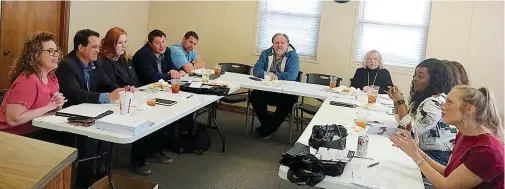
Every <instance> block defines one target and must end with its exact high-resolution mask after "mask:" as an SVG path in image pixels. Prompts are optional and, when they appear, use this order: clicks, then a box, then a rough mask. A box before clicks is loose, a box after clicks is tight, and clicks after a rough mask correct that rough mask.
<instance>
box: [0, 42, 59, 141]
mask: <svg viewBox="0 0 505 189" xmlns="http://www.w3.org/2000/svg"><path fill="white" fill-rule="evenodd" d="M54 40H55V36H54V35H53V34H52V33H49V32H37V33H34V34H32V35H30V36H28V37H27V38H26V40H25V42H24V45H23V47H22V49H21V53H20V54H19V56H18V57H17V59H16V61H15V62H14V64H13V65H12V67H11V70H10V72H9V79H10V81H11V83H12V85H11V87H10V89H9V91H8V92H7V93H6V95H5V97H4V99H3V102H2V104H1V106H0V131H4V132H8V133H13V134H18V135H24V136H28V137H33V138H36V136H40V135H38V134H37V133H38V132H35V131H36V130H35V129H34V127H32V125H31V123H30V121H31V120H32V119H34V118H36V117H39V116H42V115H44V114H45V113H47V112H49V111H52V110H55V109H58V108H61V107H62V106H63V103H64V100H65V98H64V97H63V96H62V95H61V94H60V93H59V92H58V91H59V88H60V87H59V85H58V80H57V79H56V76H55V75H54V70H55V69H56V67H57V66H58V61H59V60H60V55H61V52H60V50H59V49H58V47H57V46H56V43H55V41H54ZM39 131H41V132H42V130H39Z"/></svg>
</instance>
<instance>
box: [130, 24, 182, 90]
mask: <svg viewBox="0 0 505 189" xmlns="http://www.w3.org/2000/svg"><path fill="white" fill-rule="evenodd" d="M165 37H166V35H165V33H163V32H162V31H160V30H153V31H151V32H149V35H148V36H147V40H148V42H147V43H146V44H145V45H144V46H143V47H142V48H140V49H139V50H138V51H137V52H136V53H135V55H133V65H134V66H135V70H136V71H137V77H138V78H139V81H140V84H141V85H148V84H151V83H154V82H157V81H159V80H160V79H163V80H165V81H167V80H170V79H171V78H177V77H179V74H178V72H177V69H176V68H175V65H174V63H173V62H172V58H171V53H170V49H169V48H167V46H166V44H165Z"/></svg>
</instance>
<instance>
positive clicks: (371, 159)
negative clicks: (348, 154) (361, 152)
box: [353, 156, 373, 160]
mask: <svg viewBox="0 0 505 189" xmlns="http://www.w3.org/2000/svg"><path fill="white" fill-rule="evenodd" d="M353 157H354V158H361V159H369V160H373V158H369V157H361V156H353Z"/></svg>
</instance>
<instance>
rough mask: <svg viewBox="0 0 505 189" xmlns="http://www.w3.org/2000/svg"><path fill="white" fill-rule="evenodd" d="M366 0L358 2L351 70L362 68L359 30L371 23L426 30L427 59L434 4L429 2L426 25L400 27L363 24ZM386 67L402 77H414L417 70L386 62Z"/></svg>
mask: <svg viewBox="0 0 505 189" xmlns="http://www.w3.org/2000/svg"><path fill="white" fill-rule="evenodd" d="M364 1H365V0H360V1H358V2H357V5H356V15H355V20H356V21H355V26H354V32H353V42H352V55H351V62H350V65H349V66H350V67H351V68H360V67H362V60H356V53H357V52H356V50H357V47H356V45H357V44H356V41H357V40H358V32H359V29H360V28H361V27H362V24H363V23H370V24H377V25H388V26H398V27H405V28H425V32H424V35H425V37H424V39H425V41H424V43H423V57H422V58H421V59H423V60H424V59H426V47H427V44H428V32H429V27H430V26H429V23H430V17H431V11H432V7H433V5H432V2H431V1H430V2H429V11H428V15H427V16H428V21H427V22H426V25H399V24H388V23H386V22H362V20H361V14H362V11H364V10H363V9H364V6H363V7H362V3H364ZM376 50H378V51H379V52H381V50H380V49H376ZM362 58H363V57H359V59H362ZM384 66H385V67H386V69H388V70H389V71H391V72H394V73H398V74H402V75H413V73H412V71H413V70H415V66H399V65H391V64H387V63H386V62H384Z"/></svg>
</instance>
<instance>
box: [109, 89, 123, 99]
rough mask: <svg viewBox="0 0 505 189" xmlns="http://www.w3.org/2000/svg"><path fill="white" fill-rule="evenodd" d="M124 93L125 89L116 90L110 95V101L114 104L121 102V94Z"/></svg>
mask: <svg viewBox="0 0 505 189" xmlns="http://www.w3.org/2000/svg"><path fill="white" fill-rule="evenodd" d="M122 91H124V88H117V89H116V90H114V91H112V92H111V93H109V101H111V102H114V101H118V100H119V93H120V92H122Z"/></svg>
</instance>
